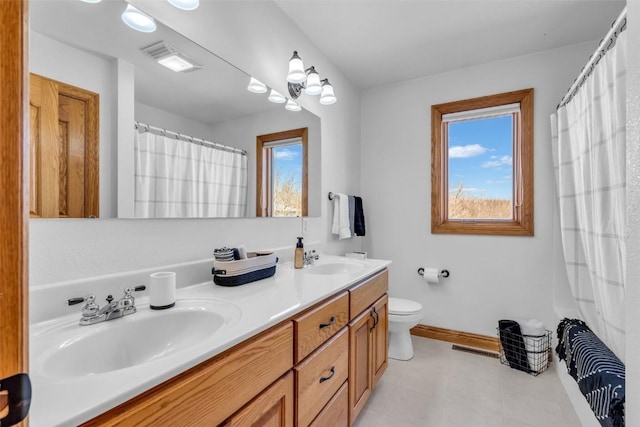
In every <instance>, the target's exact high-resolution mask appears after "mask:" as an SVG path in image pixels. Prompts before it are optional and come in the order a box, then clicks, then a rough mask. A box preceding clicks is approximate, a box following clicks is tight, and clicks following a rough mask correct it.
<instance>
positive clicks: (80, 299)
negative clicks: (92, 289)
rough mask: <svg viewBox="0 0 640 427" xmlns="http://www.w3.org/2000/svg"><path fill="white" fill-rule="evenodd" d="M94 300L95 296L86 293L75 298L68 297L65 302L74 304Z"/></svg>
mask: <svg viewBox="0 0 640 427" xmlns="http://www.w3.org/2000/svg"><path fill="white" fill-rule="evenodd" d="M95 300H96V296H95V295H93V294H89V295H86V296H84V297H77V298H69V299H68V300H67V304H68V305H76V304H80V303H81V302H85V301H86V302H87V304H89V303H92V302H94V301H95Z"/></svg>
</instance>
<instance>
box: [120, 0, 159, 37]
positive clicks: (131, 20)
mask: <svg viewBox="0 0 640 427" xmlns="http://www.w3.org/2000/svg"><path fill="white" fill-rule="evenodd" d="M122 21H123V22H124V23H125V24H127V25H128V26H129V27H131V28H133V29H134V30H137V31H141V32H143V33H152V32H154V31H155V30H156V21H154V20H153V18H152V17H150V16H149V15H147V14H146V13H143V12H141V11H140V10H138V9H136V8H135V7H133V6H131V5H128V6H127V9H126V10H125V11H124V12H122Z"/></svg>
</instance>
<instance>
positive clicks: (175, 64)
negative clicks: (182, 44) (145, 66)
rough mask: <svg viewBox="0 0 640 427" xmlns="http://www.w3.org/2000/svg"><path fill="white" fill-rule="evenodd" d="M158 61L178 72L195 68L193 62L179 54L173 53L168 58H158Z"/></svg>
mask: <svg viewBox="0 0 640 427" xmlns="http://www.w3.org/2000/svg"><path fill="white" fill-rule="evenodd" d="M158 63H159V64H160V65H164V66H165V67H167V68H168V69H170V70H172V71H175V72H177V73H178V72H180V71H187V70H190V69H192V68H193V64H192V63H191V62H189V61H187V60H186V59H183V58H181V57H179V56H178V55H171V56H167V57H166V58H162V59H158Z"/></svg>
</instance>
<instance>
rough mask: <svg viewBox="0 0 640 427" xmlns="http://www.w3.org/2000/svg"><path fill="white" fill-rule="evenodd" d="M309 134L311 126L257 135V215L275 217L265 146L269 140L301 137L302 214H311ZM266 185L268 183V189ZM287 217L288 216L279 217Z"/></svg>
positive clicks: (268, 162) (268, 161) (268, 160)
mask: <svg viewBox="0 0 640 427" xmlns="http://www.w3.org/2000/svg"><path fill="white" fill-rule="evenodd" d="M308 135H309V128H306V127H305V128H299V129H291V130H287V131H283V132H276V133H270V134H267V135H258V136H257V137H256V216H257V217H273V212H272V203H271V198H272V194H270V193H271V182H270V181H271V179H270V176H271V174H270V173H268V172H270V171H269V167H270V166H269V165H270V164H271V162H270V159H268V158H267V156H264V154H263V153H264V148H265V147H264V146H265V144H267V143H269V142H274V141H282V140H287V139H294V138H300V140H301V141H302V142H301V144H302V216H308V215H309V173H308V156H309V154H308V153H309V150H308V139H309V138H308ZM264 185H268V187H267V189H266V191H265V189H263V186H264ZM263 193H265V195H266V203H267V206H266V207H265V209H263V208H262V195H263ZM279 218H287V217H279Z"/></svg>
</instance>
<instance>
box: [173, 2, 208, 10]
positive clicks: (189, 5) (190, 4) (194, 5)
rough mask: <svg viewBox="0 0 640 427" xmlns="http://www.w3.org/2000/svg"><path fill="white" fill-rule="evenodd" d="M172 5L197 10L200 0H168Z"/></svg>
mask: <svg viewBox="0 0 640 427" xmlns="http://www.w3.org/2000/svg"><path fill="white" fill-rule="evenodd" d="M167 1H168V2H169V3H170V4H171V5H172V6H175V7H177V8H178V9H182V10H196V9H197V8H198V6H200V0H167Z"/></svg>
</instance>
